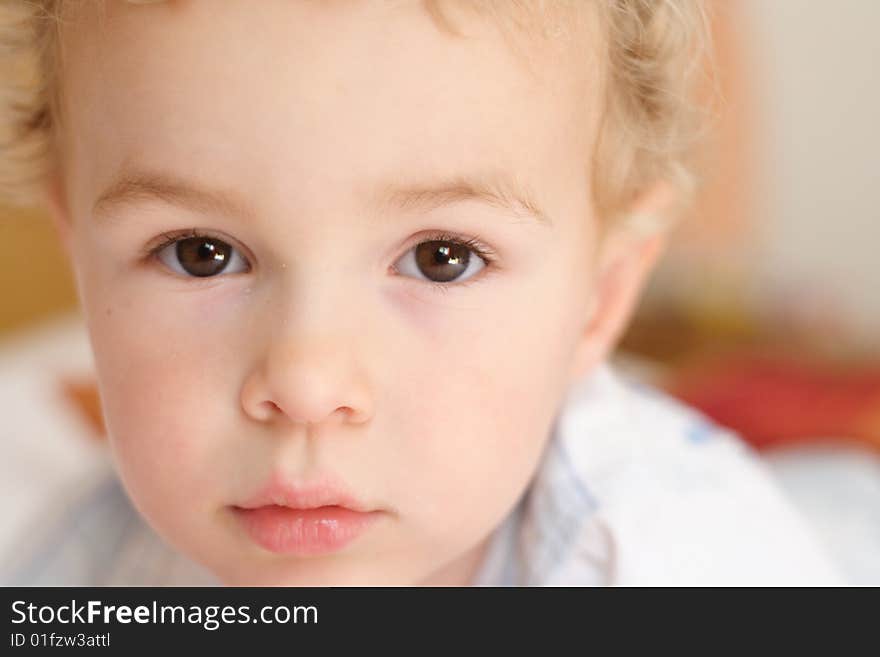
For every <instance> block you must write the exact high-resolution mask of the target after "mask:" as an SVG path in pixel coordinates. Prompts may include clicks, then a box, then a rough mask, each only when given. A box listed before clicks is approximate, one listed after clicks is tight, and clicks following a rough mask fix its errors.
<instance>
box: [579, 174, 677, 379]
mask: <svg viewBox="0 0 880 657" xmlns="http://www.w3.org/2000/svg"><path fill="white" fill-rule="evenodd" d="M674 201H675V195H674V193H673V192H672V188H671V187H670V186H669V185H668V184H667V183H657V184H656V185H655V186H654V187H652V188H650V189H649V190H648V191H647V192H646V193H645V194H643V195H641V196H640V197H639V198H638V199H637V200H636V202H634V203H633V204H632V205H631V206H630V208H629V212H628V213H627V215H626V216H624V217H623V219H622V220H618V224H617V225H614V226H613V227H611V228H610V229H609V230H608V232H607V233H606V234H605V235H604V236H603V237H602V238H601V240H602V241H601V244H600V245H599V249H598V258H597V265H596V277H595V283H594V290H593V300H592V304H591V307H590V313H589V316H588V317H586V318H585V327H584V330H583V333H582V334H581V336H580V340H579V342H578V345H577V349H576V352H575V356H574V358H573V359H572V367H571V373H570V379H569V381H570V382H571V383H573V382H574V381H576V380H577V379H580V378H581V377H583V376H585V375H586V374H587V372H589V371H590V370H592V369H593V368H594V367H596V366H597V365H598V364H599V363H600V362H601V361H602V360H604V359H605V358H606V357H607V356H608V355H609V354H610V352H611V351H612V350H613V348H614V346H615V344H616V343H617V340H618V339H619V338H620V335H621V334H622V333H623V331H624V329H625V328H626V326H627V323H628V321H629V319H630V317H631V315H632V313H633V311H634V310H635V308H636V305H637V302H638V299H639V296H640V293H641V292H642V290H643V288H644V285H645V283H646V282H647V280H648V276H649V274H650V273H651V271H652V270H653V268H654V265H655V264H656V262H657V260H658V258H659V256H660V255H661V254H662V253H663V251H664V249H665V247H666V242H667V226H668V224H669V214H670V212H671V209H672V207H673V204H674Z"/></svg>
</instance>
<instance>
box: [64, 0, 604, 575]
mask: <svg viewBox="0 0 880 657" xmlns="http://www.w3.org/2000/svg"><path fill="white" fill-rule="evenodd" d="M420 7H421V5H420V3H415V2H413V3H384V2H379V3H345V4H344V5H341V4H337V3H332V4H330V3H304V2H290V1H287V0H285V1H283V2H261V3H259V7H257V6H256V4H255V3H252V2H244V1H242V2H223V3H218V2H188V3H178V2H172V3H166V4H160V5H154V6H148V7H132V6H127V5H123V4H122V3H115V2H114V3H108V5H107V22H106V23H105V24H104V25H103V27H101V28H99V24H98V19H97V17H96V16H91V17H90V16H87V15H85V14H83V15H82V16H81V19H82V21H83V22H82V23H80V24H78V25H81V26H82V29H79V27H77V28H76V29H69V30H68V31H67V33H66V35H65V48H66V50H65V54H64V57H65V65H66V67H67V68H66V69H65V71H64V78H63V80H64V87H63V90H64V94H65V96H64V101H63V102H64V108H65V112H66V118H65V121H66V123H65V129H64V130H65V132H64V134H65V139H66V141H65V143H64V144H63V148H64V156H63V157H64V159H63V164H64V185H65V186H66V194H67V201H66V207H65V208H64V209H59V210H58V213H59V216H63V217H64V218H65V223H66V222H68V221H69V228H63V229H62V230H65V231H69V234H68V235H66V239H67V241H68V243H69V247H70V250H71V254H72V257H73V263H74V268H75V272H76V276H77V280H78V285H79V290H80V295H81V300H82V304H83V308H84V310H85V313H86V316H87V319H88V324H89V331H90V336H91V340H92V344H93V347H94V352H95V357H96V364H97V368H98V377H99V384H100V390H101V395H102V400H103V404H104V411H105V416H106V421H107V427H108V432H109V435H110V438H111V442H112V446H113V451H114V456H115V459H116V461H117V463H118V466H119V470H120V472H121V476H122V479H123V481H124V483H125V485H126V487H127V489H128V491H129V493H130V495H131V497H132V499H133V500H134V502H135V504H136V505H137V507H138V508H139V509H140V511H141V512H142V513H143V514H144V515H145V516H146V517H147V519H148V520H149V521H150V522H151V524H152V525H153V526H154V527H155V528H156V529H157V530H158V531H159V532H161V533H162V534H163V535H164V536H165V537H166V538H167V539H168V540H169V541H170V542H172V543H173V544H175V545H176V546H177V547H178V548H180V549H181V550H183V551H184V552H186V553H188V554H189V555H190V556H192V557H193V558H195V559H196V560H198V561H200V562H202V563H204V564H206V565H207V566H208V567H210V568H211V569H212V570H214V571H215V572H216V573H217V574H218V575H219V576H220V577H221V578H222V579H224V580H225V581H227V582H230V583H254V584H270V583H275V584H290V585H297V584H360V583H408V582H441V581H442V582H450V583H465V582H466V581H468V578H469V577H470V576H471V574H472V573H473V570H474V568H475V566H476V565H477V563H478V560H479V558H480V556H481V554H482V550H483V548H484V547H485V543H486V540H485V539H486V538H487V537H488V535H489V533H490V532H491V531H492V530H493V529H494V528H495V527H496V526H497V525H498V524H499V523H500V522H501V521H502V519H503V517H504V516H505V514H507V512H508V511H509V510H510V509H511V508H512V506H513V505H514V503H515V502H516V501H517V499H518V497H519V496H520V494H521V493H522V492H523V491H524V490H525V488H526V486H527V485H528V482H529V480H530V477H531V476H532V474H533V473H534V471H535V468H536V466H537V464H538V462H539V458H540V456H541V453H542V449H543V448H544V446H545V444H546V441H547V438H548V436H549V433H550V430H551V426H552V422H553V419H554V416H555V415H556V412H557V410H558V407H559V405H560V403H561V401H562V400H563V397H564V395H565V392H566V390H567V387H568V386H569V384H570V382H571V381H572V380H573V379H574V378H576V377H577V376H579V375H580V374H582V373H583V372H584V371H585V370H586V369H588V368H589V367H591V366H592V365H593V364H594V361H595V358H593V360H591V358H592V357H591V356H589V354H598V353H599V352H600V351H601V345H598V346H597V345H596V344H594V343H593V342H591V339H593V338H591V335H590V332H589V321H588V320H589V319H590V317H591V312H590V307H591V305H592V303H593V301H594V296H595V294H594V291H593V281H594V274H593V271H594V262H595V257H594V251H595V244H594V242H595V225H596V219H595V217H594V216H593V211H592V209H591V205H590V202H589V198H590V196H589V195H590V189H589V177H590V175H589V174H590V170H589V168H588V166H587V164H586V163H587V161H588V157H587V156H586V154H588V153H589V152H590V150H591V148H592V144H593V140H594V138H595V133H596V130H595V120H596V118H597V116H598V115H597V106H598V100H597V98H598V91H597V89H595V88H594V87H591V84H590V80H589V75H587V74H585V73H583V72H582V73H580V74H577V73H575V69H574V66H573V65H572V64H571V63H570V62H567V61H566V60H565V58H564V57H561V56H557V55H554V56H552V57H551V55H550V54H549V51H546V52H545V50H546V46H542V48H544V50H542V49H541V48H538V47H537V46H536V47H534V48H532V47H531V46H530V51H529V52H530V53H531V54H532V55H533V56H534V57H536V58H537V59H535V60H534V62H533V64H534V70H536V71H538V72H539V74H540V78H538V77H534V76H532V74H530V72H529V70H528V69H527V68H526V67H525V65H524V63H523V61H521V60H520V59H517V55H516V53H515V51H514V50H512V49H511V48H510V45H509V44H508V43H507V42H505V40H504V39H503V37H502V36H501V35H500V34H499V33H498V32H497V31H495V28H494V27H493V25H492V24H491V23H489V22H488V21H483V20H481V19H477V18H471V19H469V20H468V21H467V22H466V23H465V24H463V27H464V28H465V30H466V32H467V33H468V34H469V35H470V38H466V39H462V38H456V37H453V36H450V35H448V34H446V33H444V32H442V31H440V30H439V29H438V28H437V27H436V26H435V24H434V23H433V22H432V20H431V19H430V18H429V16H428V14H427V13H425V12H424V10H423V9H421V8H420ZM82 11H83V12H86V11H89V10H88V9H83V10H82ZM583 64H584V62H581V66H583ZM585 68H586V67H585ZM578 75H580V78H578V77H577V76H578ZM495 183H497V185H498V186H499V187H498V189H501V188H502V187H503V186H506V185H510V186H511V189H513V186H514V185H518V186H522V187H524V188H526V189H530V190H531V194H532V195H533V199H532V201H533V202H534V204H536V205H537V206H539V207H540V208H541V210H542V211H543V212H544V213H545V216H543V218H538V217H536V216H534V215H533V214H532V211H531V209H529V208H527V207H518V208H517V207H513V208H508V207H504V206H503V204H502V203H501V202H490V201H489V200H488V196H486V197H483V198H481V197H480V192H479V191H478V190H482V189H483V188H485V190H486V191H487V194H488V191H489V190H491V189H494V187H492V185H494V184H495ZM510 193H511V194H513V193H515V192H513V191H511V192H510ZM215 194H216V196H214V195H215ZM102 196H103V197H104V199H103V201H102V202H101V203H98V204H97V206H96V202H97V201H98V200H99V199H101V197H102ZM192 228H196V229H197V230H198V231H203V232H204V233H206V234H208V235H209V236H210V237H209V238H206V239H202V240H201V241H199V240H192V239H191V240H189V241H188V242H182V243H181V249H180V250H179V252H177V253H176V252H175V247H174V246H170V247H165V248H163V250H162V251H161V252H160V255H159V256H158V257H156V256H152V257H151V256H147V255H144V254H145V252H146V251H147V250H148V249H150V248H151V247H153V246H156V245H157V244H158V243H159V242H161V240H162V238H163V233H164V234H167V235H168V236H170V237H173V236H174V235H175V234H177V233H178V232H185V231H187V230H189V229H192ZM450 238H452V239H455V240H461V241H463V242H465V241H467V240H470V239H474V240H476V243H477V244H478V248H481V249H483V250H484V252H485V254H486V256H487V258H490V259H491V261H489V262H488V263H484V262H483V260H481V258H480V256H479V254H478V252H477V251H474V250H470V247H468V246H461V245H456V244H454V243H453V244H450V243H449V242H448V240H449V239H450ZM181 239H184V240H185V239H186V235H183V236H182V237H181ZM430 240H439V241H440V242H439V243H436V244H433V245H431V244H423V243H425V242H426V241H430ZM419 244H422V246H418V245H419ZM417 247H418V248H417ZM465 258H467V262H465ZM224 263H225V264H224ZM194 273H201V274H208V275H204V276H197V275H194ZM426 279H430V280H426ZM328 481H331V482H336V483H337V484H339V483H340V482H341V485H344V487H345V488H346V489H347V490H348V491H349V493H350V495H352V496H353V497H354V498H356V499H357V500H359V503H360V505H362V508H363V509H366V510H370V511H374V512H375V513H374V514H373V515H371V516H370V518H372V520H373V522H371V523H369V524H368V525H365V526H364V527H362V531H361V532H360V533H359V534H358V535H357V536H356V537H355V538H354V539H353V540H349V541H347V542H346V541H345V540H343V539H344V538H345V537H344V536H340V534H345V533H346V532H348V531H349V529H351V526H353V524H354V525H356V524H357V521H358V518H361V517H362V516H355V515H354V514H347V515H346V514H345V513H340V512H339V510H338V509H335V510H334V509H327V508H325V509H324V510H323V511H317V512H311V513H306V514H302V513H299V514H297V513H294V512H290V511H284V510H279V509H277V508H275V509H274V510H273V508H272V507H268V506H267V507H266V508H264V509H263V510H262V511H251V512H246V513H242V511H241V509H240V507H242V506H247V505H251V504H250V503H251V502H253V504H258V505H259V504H266V505H268V504H270V503H271V502H272V501H275V502H283V501H284V500H283V499H281V498H279V497H275V498H274V500H273V498H272V496H271V495H270V496H269V497H268V498H266V499H262V500H256V501H255V500H254V496H255V495H258V494H259V493H260V491H262V490H264V489H265V487H266V486H267V485H268V484H270V483H272V482H274V483H279V484H285V483H286V484H287V485H289V486H293V487H309V486H312V485H313V484H315V485H319V484H321V483H322V482H323V483H326V482H328ZM301 501H302V500H301ZM287 502H288V503H293V500H292V499H291V498H289V499H287ZM332 502H333V500H329V501H328V500H326V499H321V500H317V501H316V503H318V504H321V503H332ZM340 503H341V502H340ZM275 511H279V512H278V513H275ZM322 513H323V514H324V515H323V516H322V515H321V514H322ZM297 518H299V519H297ZM322 518H323V519H322ZM340 518H341V521H340V523H338V524H336V525H334V522H335V521H339V520H340ZM353 518H354V522H353V523H352V519H353ZM298 523H301V524H298ZM310 534H311V536H310ZM349 538H351V537H350V536H349Z"/></svg>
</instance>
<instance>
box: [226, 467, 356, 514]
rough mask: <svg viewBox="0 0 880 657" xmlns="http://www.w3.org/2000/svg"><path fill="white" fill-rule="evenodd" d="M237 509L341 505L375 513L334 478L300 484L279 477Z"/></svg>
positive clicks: (273, 478) (315, 507)
mask: <svg viewBox="0 0 880 657" xmlns="http://www.w3.org/2000/svg"><path fill="white" fill-rule="evenodd" d="M235 506H236V507H238V508H240V509H257V508H259V507H262V506H286V507H290V508H292V509H317V508H318V507H322V506H341V507H345V508H348V509H351V510H352V511H364V512H366V511H371V510H372V509H371V508H370V507H369V506H367V505H366V504H365V503H364V502H361V501H360V500H358V499H357V498H356V497H355V496H354V495H353V494H352V493H351V492H350V491H349V490H348V488H347V487H346V486H345V485H344V484H343V483H342V482H340V481H339V480H338V479H336V478H333V477H330V476H322V477H319V478H315V479H312V480H311V481H310V482H308V483H296V482H293V481H290V480H286V479H284V478H282V477H281V476H278V475H276V476H273V477H272V478H271V479H270V480H269V482H268V483H266V485H264V486H263V487H262V488H260V489H259V490H258V491H257V492H256V493H255V494H253V495H251V496H250V497H248V498H247V499H246V500H245V501H244V502H241V503H240V504H236V505H235Z"/></svg>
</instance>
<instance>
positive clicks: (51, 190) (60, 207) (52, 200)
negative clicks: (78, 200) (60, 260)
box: [43, 170, 72, 259]
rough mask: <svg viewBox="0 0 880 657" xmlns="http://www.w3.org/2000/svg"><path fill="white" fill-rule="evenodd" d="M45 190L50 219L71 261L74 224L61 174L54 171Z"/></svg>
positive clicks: (47, 180)
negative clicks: (71, 234) (71, 239)
mask: <svg viewBox="0 0 880 657" xmlns="http://www.w3.org/2000/svg"><path fill="white" fill-rule="evenodd" d="M43 189H44V200H45V203H46V210H47V212H48V214H49V217H50V218H51V219H52V224H53V225H54V226H55V232H56V233H57V234H58V239H59V241H60V242H61V245H62V246H63V247H64V251H65V252H66V253H67V257H68V259H70V257H71V244H70V233H71V226H72V224H71V216H70V208H69V206H68V203H67V195H66V192H65V189H64V181H63V179H62V176H61V174H60V172H58V171H57V170H53V171H52V172H51V173H50V174H49V176H48V178H47V179H46V183H45V186H44V188H43Z"/></svg>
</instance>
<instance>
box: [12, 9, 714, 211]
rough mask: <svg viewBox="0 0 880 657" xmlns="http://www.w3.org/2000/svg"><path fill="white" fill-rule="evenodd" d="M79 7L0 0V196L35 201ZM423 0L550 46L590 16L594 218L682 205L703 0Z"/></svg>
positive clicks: (50, 161)
mask: <svg viewBox="0 0 880 657" xmlns="http://www.w3.org/2000/svg"><path fill="white" fill-rule="evenodd" d="M82 1H84V0H8V1H7V2H5V3H4V4H3V5H2V7H0V57H2V58H3V60H4V61H0V72H2V73H3V77H2V82H0V200H4V201H6V202H8V203H12V204H17V205H32V204H38V203H39V202H40V198H41V187H42V183H43V182H44V181H45V180H46V177H47V176H48V175H49V173H50V172H51V170H52V168H53V167H54V166H55V164H56V157H57V154H56V151H55V149H56V147H57V138H56V134H55V131H56V130H57V128H58V125H59V123H60V121H61V119H62V117H61V115H60V107H61V103H60V102H59V84H58V81H59V78H60V69H61V65H62V63H61V61H60V57H59V53H60V48H59V42H60V25H61V23H62V21H63V16H64V10H65V7H66V6H69V5H70V4H71V3H73V2H82ZM92 1H95V0H92ZM100 1H101V2H103V1H104V0H100ZM125 1H126V2H129V3H132V4H148V3H153V2H162V1H165V0H125ZM423 2H424V4H425V7H426V9H427V10H428V11H429V13H430V14H431V16H432V17H433V18H434V19H435V21H436V22H437V23H438V24H440V25H441V26H442V27H443V28H444V29H447V30H449V31H451V32H456V28H455V27H454V25H453V24H452V23H451V20H450V16H449V14H448V12H447V11H446V10H447V9H449V6H448V5H449V4H456V5H457V8H459V9H461V8H464V9H470V10H475V11H477V12H480V13H482V14H484V15H487V16H491V17H492V18H496V19H498V20H499V21H501V22H502V23H504V24H506V25H507V26H508V27H509V26H510V25H513V26H514V27H516V28H517V29H518V31H519V32H522V33H525V34H531V35H536V34H538V33H540V34H541V35H542V36H543V37H545V38H551V39H552V38H555V37H557V36H558V35H559V34H560V33H561V32H564V31H565V26H566V25H572V24H574V23H576V22H578V21H579V20H580V19H581V18H582V17H584V16H585V15H586V13H587V11H588V10H589V12H590V14H591V15H593V16H597V17H598V18H599V28H600V30H599V34H600V37H601V39H600V44H601V46H600V49H601V50H603V51H604V52H600V53H599V54H600V56H602V55H604V58H603V59H602V61H601V62H600V64H601V66H602V68H603V70H602V71H601V74H602V76H603V79H604V84H603V85H602V88H603V89H604V98H603V104H604V108H603V109H604V111H603V112H602V116H601V121H600V126H599V133H598V137H597V141H596V145H595V149H594V152H593V153H592V154H589V155H590V162H591V164H592V176H593V179H592V185H591V186H592V189H593V200H594V204H595V208H596V211H597V214H598V216H599V217H601V218H602V219H603V220H607V221H611V220H612V219H613V218H614V217H616V216H617V215H619V214H620V213H621V212H622V211H623V209H624V208H626V207H627V205H628V203H629V202H630V201H631V200H632V199H633V198H634V197H635V196H636V195H637V194H638V193H639V191H641V190H644V189H646V188H647V187H648V186H649V185H651V184H652V183H654V182H657V181H661V180H665V181H668V182H669V183H671V184H672V185H673V186H674V187H675V188H676V189H677V190H678V191H679V193H680V198H681V199H683V200H685V201H686V200H688V199H690V198H692V196H693V191H694V189H695V187H696V182H697V177H696V175H695V170H694V169H695V167H694V165H695V162H696V158H695V153H696V149H695V144H697V143H698V140H699V137H700V136H701V135H702V134H703V133H704V128H705V126H706V122H705V121H704V120H703V119H705V118H706V117H707V116H708V114H707V112H706V111H705V109H704V107H703V106H701V104H700V103H699V102H697V97H696V95H695V93H694V92H695V89H696V88H697V84H702V83H703V82H705V74H706V73H707V68H706V67H705V66H704V64H705V63H706V61H710V60H711V52H710V49H709V28H708V18H707V11H706V7H705V0H506V1H505V2H497V1H496V0H423ZM707 55H708V56H709V57H707ZM701 75H702V76H703V77H701ZM4 133H5V134H4Z"/></svg>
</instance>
